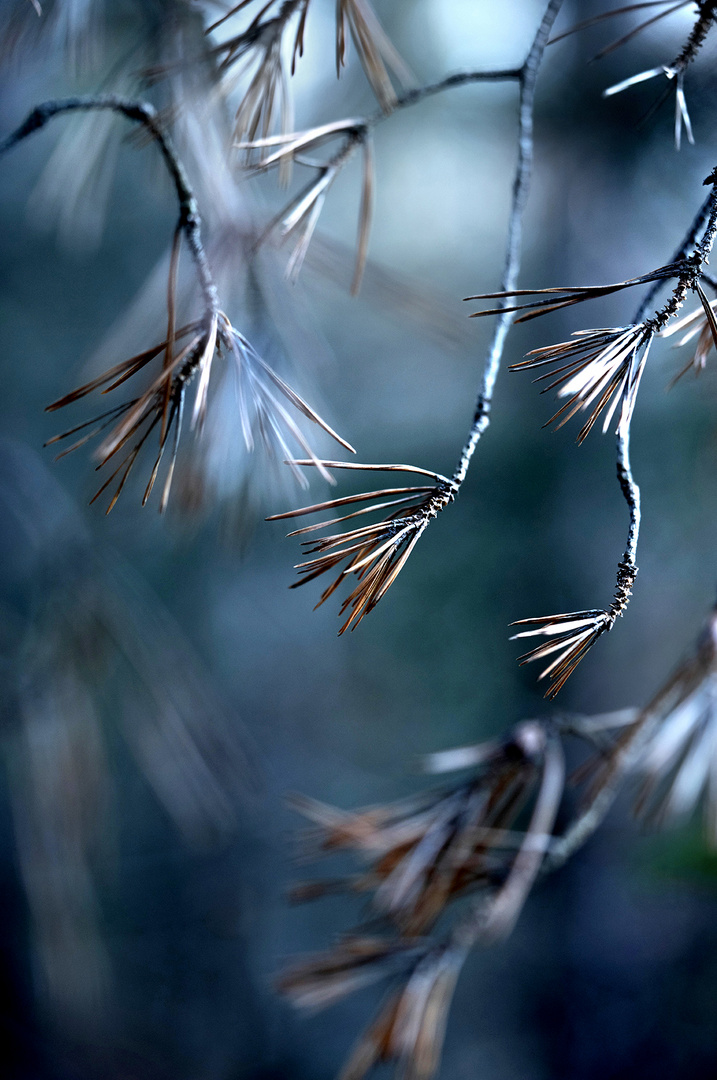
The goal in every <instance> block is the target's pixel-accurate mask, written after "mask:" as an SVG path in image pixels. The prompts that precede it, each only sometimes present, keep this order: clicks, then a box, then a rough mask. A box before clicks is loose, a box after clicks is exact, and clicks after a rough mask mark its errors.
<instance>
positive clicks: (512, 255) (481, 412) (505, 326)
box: [453, 0, 562, 487]
mask: <svg viewBox="0 0 717 1080" xmlns="http://www.w3.org/2000/svg"><path fill="white" fill-rule="evenodd" d="M561 6H562V0H550V3H549V4H548V6H547V8H546V9H545V12H544V14H543V18H542V20H541V22H540V26H539V27H538V32H537V34H536V35H535V39H534V40H533V44H532V45H531V47H530V51H529V53H528V55H527V57H526V59H525V63H524V64H523V66H522V67H521V69H520V76H519V80H520V104H519V116H518V162H517V165H516V169H515V177H514V180H513V198H512V203H511V208H510V218H509V221H508V242H507V246H506V258H505V266H504V269H503V276H502V278H501V291H502V292H509V291H510V290H511V289H514V288H515V286H516V282H517V280H518V273H519V271H520V262H521V255H522V240H523V215H524V212H525V206H526V203H527V201H528V194H529V191H530V180H531V174H532V169H533V111H534V104H535V86H536V82H537V78H538V72H539V70H540V63H541V60H542V58H543V53H544V51H545V47H546V45H547V43H548V38H549V36H550V31H551V29H552V26H553V23H554V22H555V19H556V17H557V15H558V12H559V11H560V8H561ZM507 303H508V301H507V300H506V301H505V302H503V303H502V304H501V306H506V305H507ZM510 324H511V316H510V315H509V314H508V313H507V312H505V313H503V314H502V315H500V316H499V317H498V319H497V321H496V324H495V328H494V330H493V338H492V340H491V343H490V346H489V348H488V353H487V356H486V359H485V363H484V367H483V378H482V380H481V386H480V390H479V393H478V399H477V401H476V408H475V413H474V416H473V423H472V424H471V427H470V431H469V433H468V438H467V440H466V442H465V445H464V447H463V450H462V451H461V456H460V460H459V462H458V466H457V468H456V471H455V472H454V474H453V480H454V482H455V483H456V485H457V486H458V487H460V485H461V484H462V483H463V481H464V480H465V477H466V473H467V472H468V467H469V465H470V462H471V458H472V457H473V454H474V453H475V449H476V446H477V445H478V441H479V439H480V438H481V436H482V435H483V432H484V431H485V430H486V428H487V427H488V425H489V423H490V409H491V402H492V400H493V390H494V387H495V381H496V379H497V377H498V372H499V370H500V363H501V359H502V357H503V349H504V346H505V339H506V337H507V334H508V330H509V328H510Z"/></svg>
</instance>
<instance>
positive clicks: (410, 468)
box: [267, 460, 456, 634]
mask: <svg viewBox="0 0 717 1080" xmlns="http://www.w3.org/2000/svg"><path fill="white" fill-rule="evenodd" d="M290 464H292V465H294V466H310V465H318V466H319V467H321V468H324V469H358V470H362V471H372V472H401V473H411V474H416V475H418V476H425V477H428V478H429V479H430V480H432V481H433V483H432V484H422V485H412V486H408V485H406V486H400V487H387V488H381V489H379V490H377V491H365V492H361V493H360V494H356V495H344V496H341V497H339V498H336V499H329V500H328V501H326V502H320V503H314V504H312V505H311V506H303V507H301V508H299V509H298V510H289V511H286V512H285V513H283V514H273V515H272V516H271V517H269V518H267V521H284V520H288V519H291V518H296V517H302V516H304V515H306V514H315V513H320V512H322V511H325V510H342V511H343V510H344V509H345V508H348V507H353V506H355V505H356V504H359V503H367V504H368V505H366V506H362V507H360V508H359V509H357V510H353V509H351V510H349V512H348V513H346V514H344V513H342V514H340V515H339V516H338V517H334V518H331V519H330V520H329V521H321V522H318V523H316V524H314V525H306V526H304V527H303V528H301V529H295V530H294V531H293V532H290V533H288V535H289V536H306V535H307V534H308V533H313V532H317V531H318V530H321V529H326V528H329V527H330V526H333V525H342V524H343V523H344V522H345V521H350V520H353V519H354V518H357V517H362V516H363V515H365V514H382V515H383V516H381V517H379V520H378V521H375V522H372V523H370V524H367V525H359V526H357V527H355V528H354V527H351V528H349V529H347V530H345V531H340V532H337V533H330V534H329V535H327V536H322V537H319V538H314V537H311V538H309V539H307V540H303V541H302V545H303V547H304V553H305V554H306V555H312V556H314V557H313V558H310V559H307V560H306V561H304V562H301V563H299V564H298V565H297V566H296V569H297V570H298V571H299V574H300V575H301V579H300V580H299V581H296V582H294V584H293V585H291V586H290V588H296V587H297V586H299V585H304V584H306V582H308V581H313V580H314V578H317V577H320V576H321V575H322V574H325V573H327V572H329V571H334V570H336V568H337V567H340V566H341V564H342V563H345V565H344V566H343V569H341V570H340V571H339V574H338V576H337V577H336V578H335V579H334V580H333V581H332V582H331V584H330V585H329V586H328V587H327V588H326V589H325V590H324V592H323V593H322V594H321V598H320V599H319V602H318V604H317V605H316V607H320V606H321V604H323V603H324V601H326V600H328V598H329V597H330V596H331V595H332V594H333V593H334V592H335V591H336V589H338V587H339V586H340V585H341V584H342V583H343V582H344V580H345V579H349V578H350V575H354V576H355V577H356V578H357V579H358V580H357V584H356V585H355V586H354V588H353V590H352V591H351V592H350V593H349V595H348V596H347V597H346V599H345V600H344V602H343V604H342V606H341V610H340V614H341V615H343V614H344V613H345V612H346V611H347V610H348V611H349V615H348V618H347V619H346V621H345V622H344V623H343V625H342V627H341V629H340V630H339V634H343V633H344V631H345V630H347V629H348V628H349V627H351V629H352V630H355V629H356V627H357V626H358V625H359V623H360V622H361V620H362V619H363V618H364V616H365V615H367V614H368V613H369V612H370V611H373V609H374V608H375V607H376V605H377V604H378V603H379V601H380V600H381V599H383V597H384V596H385V595H386V593H387V592H388V590H389V588H390V587H391V585H392V584H393V582H394V581H395V580H396V578H397V577H398V575H399V573H400V572H401V570H402V569H403V567H404V566H405V565H406V562H407V560H408V557H409V555H410V554H411V552H412V551H413V549H414V547H415V546H416V544H417V543H418V540H419V539H420V537H421V535H422V534H423V532H424V530H425V529H426V527H427V525H428V523H429V522H430V521H431V520H432V519H433V518H435V517H436V516H437V515H438V513H439V512H440V511H441V510H443V509H444V508H445V507H446V506H447V505H448V503H450V502H452V501H453V499H454V498H455V495H456V485H455V483H454V482H453V481H451V480H449V479H448V478H447V477H445V476H441V474H440V473H434V472H430V471H428V470H427V469H419V468H417V467H416V466H414V465H361V464H358V463H353V462H345V461H321V462H317V461H314V460H303V461H291V462H290ZM384 511H388V513H383V512H384ZM352 624H353V625H352Z"/></svg>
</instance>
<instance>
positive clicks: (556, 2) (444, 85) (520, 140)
mask: <svg viewBox="0 0 717 1080" xmlns="http://www.w3.org/2000/svg"><path fill="white" fill-rule="evenodd" d="M561 6H562V0H549V3H548V4H547V6H546V8H545V11H544V13H543V17H542V19H541V21H540V24H539V26H538V29H537V31H536V34H535V37H534V39H533V42H532V45H531V47H530V49H529V51H528V54H527V56H526V59H525V61H524V63H523V64H522V65H521V66H520V68H509V69H502V70H496V71H477V72H469V73H463V74H458V75H451V76H448V77H447V78H446V79H443V80H441V81H440V82H437V83H435V84H432V85H430V86H427V87H424V88H422V89H418V90H412V91H409V92H408V93H407V94H405V95H403V97H401V98H399V99H398V102H397V104H396V106H395V108H402V107H408V106H410V105H414V104H417V103H418V102H420V101H423V100H424V99H425V98H426V97H428V96H429V95H431V94H436V93H440V92H442V91H444V90H447V89H450V88H452V87H454V86H460V85H463V84H466V83H469V82H480V81H496V80H516V81H517V82H518V84H519V88H520V93H519V105H518V132H517V163H516V168H515V174H514V178H513V189H512V192H513V193H512V199H511V208H510V214H509V220H508V238H507V244H506V256H505V265H504V269H503V275H502V279H501V284H502V287H503V289H504V290H509V289H512V288H514V287H515V283H516V281H517V278H518V273H519V270H520V262H521V253H522V239H523V216H524V212H525V207H526V203H527V200H528V194H529V191H530V181H531V174H532V165H533V112H534V106H535V89H536V83H537V79H538V73H539V70H540V66H541V61H542V58H543V53H544V51H545V47H546V45H547V42H548V38H549V36H550V31H551V29H552V26H553V23H554V22H555V19H556V17H557V15H558V12H559V11H560V8H561ZM383 119H384V114H382V113H377V114H375V115H374V116H373V117H372V118H370V119H369V120H365V121H360V122H359V121H351V122H348V121H347V122H346V124H344V125H343V131H344V133H345V134H346V133H349V134H353V137H356V136H355V132H357V131H358V130H359V129H360V130H362V131H365V132H367V131H368V130H369V129H370V127H371V126H372V125H375V124H377V123H380V122H382V121H383ZM317 133H319V134H318V137H319V138H323V137H324V134H325V133H324V131H322V129H316V131H315V132H314V133H313V137H314V139H315V138H316V137H317ZM311 134H312V133H304V137H305V138H304V141H305V140H306V137H309V136H310V135H311ZM279 141H282V142H284V143H285V152H286V153H291V154H293V153H294V150H295V143H296V140H295V138H294V141H293V142H289V140H288V139H281V140H280V139H278V138H277V139H273V140H262V144H269V143H272V144H274V145H276V144H277V143H278V142H279ZM257 145H259V144H257ZM280 156H281V155H280V154H276V155H274V159H273V162H272V163H277V164H278V163H279V160H280ZM265 165H266V162H265V163H264V166H265ZM507 306H508V305H507V301H506V302H505V303H504V304H503V307H506V308H507ZM510 323H511V316H510V314H509V312H508V311H504V312H503V313H502V314H501V315H500V317H499V319H498V321H497V323H496V326H495V329H494V332H493V337H492V340H491V343H490V346H489V349H488V352H487V355H486V357H485V360H484V364H483V374H482V378H481V384H480V388H479V392H478V398H477V402H476V407H475V412H474V416H473V421H472V423H471V427H470V431H469V433H468V437H467V440H466V443H465V445H464V447H463V449H462V451H461V455H460V459H459V462H458V465H457V466H456V469H455V472H454V474H453V476H452V477H451V479H450V480H446V479H445V478H442V480H441V484H440V485H439V487H438V488H437V489H436V491H435V492H434V493H433V497H432V498H431V500H430V514H429V516H427V517H422V518H421V520H420V522H418V525H419V529H418V532H417V534H416V536H415V539H418V536H420V535H421V534H422V533H423V531H424V530H425V527H426V526H427V524H428V523H429V521H430V520H432V519H433V518H434V517H436V516H437V514H438V513H440V512H441V511H442V510H444V509H445V508H446V506H448V505H449V504H450V503H451V502H453V500H454V499H455V497H456V495H457V493H458V491H459V489H460V486H461V484H462V483H463V481H464V480H465V477H466V474H467V471H468V467H469V465H470V461H471V458H472V457H473V454H474V452H475V449H476V446H477V445H478V441H479V439H480V438H481V436H482V434H483V432H484V431H485V430H486V428H487V427H488V424H489V422H490V408H491V402H492V398H493V391H494V388H495V382H496V379H497V376H498V372H499V369H500V364H501V360H502V356H503V349H504V346H505V340H506V337H507V334H508V330H509V327H510ZM299 512H300V511H299ZM403 536H404V534H403V533H402V532H401V531H400V530H399V531H398V532H397V533H396V537H397V539H396V540H395V544H394V546H392V545H391V543H389V544H388V545H387V547H386V549H385V551H383V549H382V551H383V553H384V555H385V557H386V558H387V559H390V560H394V558H395V560H396V565H397V566H398V569H401V568H402V567H403V566H404V565H405V561H406V558H405V557H402V558H399V551H400V548H399V545H400V544H401V543H402V542H403ZM412 547H413V544H411V549H412ZM403 554H404V555H405V554H406V553H405V552H403ZM353 570H355V566H354V567H352V566H350V565H349V567H347V568H346V570H344V574H346V573H347V572H353ZM319 572H321V571H320V570H319ZM362 572H363V568H362V569H361V570H359V573H362ZM397 572H398V570H397V571H396V573H397ZM395 577H396V574H392V575H391V577H390V582H389V584H390V583H392V582H393V581H394V580H395ZM305 580H307V579H306V578H305ZM339 580H340V579H339ZM338 583H339V581H337V582H335V583H334V586H333V587H331V589H330V591H333V588H335V586H336V584H338ZM385 592H386V588H382V589H381V590H380V593H379V594H378V597H377V599H380V598H382V597H383V596H384V595H385ZM328 594H329V591H328V590H327V593H325V594H324V597H322V599H325V598H326V596H327V595H328ZM376 602H377V600H376ZM372 606H375V604H372Z"/></svg>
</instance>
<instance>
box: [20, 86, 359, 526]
mask: <svg viewBox="0 0 717 1080" xmlns="http://www.w3.org/2000/svg"><path fill="white" fill-rule="evenodd" d="M95 110H110V111H112V112H115V113H118V114H120V115H122V116H124V117H125V118H126V119H128V120H130V121H132V122H134V123H138V124H141V125H142V126H143V127H144V128H146V129H147V130H148V131H149V133H150V134H151V136H152V138H153V140H154V141H155V142H156V143H157V145H158V146H159V149H160V152H161V154H162V158H163V160H164V163H165V165H166V167H167V170H168V172H169V175H170V177H171V179H172V182H173V184H174V188H175V191H176V195H177V200H178V203H179V218H178V221H177V225H176V228H175V230H174V238H173V243H172V248H171V255H170V262H169V276H168V286H167V337H166V340H164V341H161V342H160V343H159V344H157V345H154V346H153V347H152V348H150V349H145V350H143V351H142V352H140V353H138V354H137V355H135V356H132V357H130V358H129V359H128V360H125V361H123V362H122V363H120V364H118V365H115V367H113V368H111V369H110V370H109V371H106V372H104V373H103V374H102V375H100V376H99V377H98V378H95V379H92V380H91V381H90V382H88V383H86V384H85V385H84V386H80V387H78V388H76V389H75V390H73V391H71V392H70V393H69V394H66V395H64V397H62V398H60V399H59V400H58V401H55V402H53V403H52V404H51V405H49V406H47V409H48V411H54V410H56V409H60V408H64V407H65V406H66V405H69V404H71V403H73V402H75V401H78V400H80V399H81V398H84V397H85V396H87V395H88V394H90V393H93V392H94V391H99V392H101V393H107V392H109V391H110V390H113V389H115V388H116V387H118V386H120V385H123V384H124V383H125V382H126V381H127V380H129V379H131V378H132V377H133V376H135V375H137V374H138V373H139V372H142V371H145V369H146V368H147V365H149V364H152V363H153V362H154V361H155V359H156V358H157V357H160V356H161V358H162V368H161V371H160V373H159V374H158V375H157V376H156V378H154V379H153V380H152V381H151V382H150V384H149V386H148V387H147V388H146V389H144V390H143V391H140V392H139V393H137V394H136V396H134V397H132V398H130V400H129V401H126V402H124V403H122V404H120V405H118V406H115V407H114V408H112V409H109V410H107V411H105V412H103V413H102V414H100V415H99V416H96V417H94V418H93V419H92V420H90V421H87V422H86V423H82V424H79V425H77V426H75V427H73V428H71V429H70V430H68V431H65V432H64V433H62V434H61V435H58V436H55V438H53V439H50V440H49V442H51V443H54V442H57V441H60V440H64V439H66V438H68V437H69V436H70V435H74V434H77V433H78V432H83V434H82V435H81V436H80V438H79V439H78V440H77V442H75V443H74V444H73V445H72V446H70V447H69V449H68V450H65V451H64V452H63V453H69V452H70V451H71V450H74V449H76V448H78V447H79V446H82V445H84V443H86V442H87V441H88V440H89V439H91V438H93V437H94V436H95V435H98V434H99V433H100V432H103V431H105V429H107V428H109V429H110V430H109V433H108V434H106V435H105V436H104V438H103V441H102V442H101V444H100V446H99V448H98V450H97V457H98V459H99V465H98V466H97V467H98V468H102V467H103V466H105V465H107V464H108V463H110V462H112V464H114V465H115V469H114V472H112V473H111V475H110V476H109V477H108V478H107V479H105V481H104V483H103V484H102V485H101V487H100V489H99V491H98V492H97V493H96V494H95V496H94V498H93V500H92V501H93V502H94V500H95V499H96V498H97V497H98V496H99V495H100V494H102V492H103V491H105V489H106V488H107V487H108V486H109V485H111V484H113V482H115V481H116V489H115V491H114V494H113V496H112V497H111V501H110V504H109V507H108V509H107V513H109V511H110V510H111V509H112V508H113V506H114V505H115V503H116V501H117V499H118V498H119V495H120V493H121V491H122V489H123V487H124V485H125V482H126V480H127V478H128V476H129V474H130V472H131V470H132V468H133V466H134V464H135V461H136V460H137V457H138V455H139V453H140V451H141V450H142V448H143V446H144V445H145V443H146V442H147V440H148V439H149V437H150V435H151V434H152V433H153V432H154V431H155V430H156V429H159V439H158V443H159V446H158V452H157V456H156V459H155V462H154V465H153V468H152V470H151V473H150V477H149V482H148V484H147V487H146V489H145V493H144V498H143V500H142V502H143V505H144V504H145V503H146V502H147V499H148V498H149V495H150V493H151V491H152V489H153V486H154V483H155V480H156V478H157V475H158V471H159V467H160V465H161V463H162V460H163V457H164V453H165V450H166V448H167V446H168V445H169V442H170V438H169V437H170V433H172V432H173V441H172V450H171V454H170V465H169V469H168V472H167V476H166V480H165V484H164V490H163V494H162V498H161V501H160V511H161V510H163V509H164V508H165V507H166V504H167V499H168V496H169V490H170V487H171V484H172V477H173V475H174V467H175V462H176V458H177V452H178V447H179V438H180V433H181V428H182V420H183V415H184V402H185V396H186V393H187V390H188V388H189V386H190V385H191V384H194V383H196V394H195V399H194V407H193V411H192V417H191V426H192V428H194V429H196V431H197V432H198V433H199V434H201V433H202V432H203V430H204V420H205V416H206V412H207V407H208V396H209V382H210V378H211V373H212V367H213V362H214V359H215V356H216V355H217V353H219V352H223V353H224V355H225V356H226V357H227V358H228V359H229V361H230V363H232V364H233V365H234V367H235V372H236V380H237V397H238V404H239V414H240V417H239V419H238V423H237V428H241V432H242V436H243V439H244V443H245V446H246V448H247V450H248V451H250V450H252V449H253V445H254V429H258V431H259V432H260V433H261V435H262V438H263V441H264V443H265V445H266V446H267V448H268V449H269V450H270V451H271V453H274V454H275V453H276V450H277V449H278V450H279V453H280V455H281V456H282V457H283V456H288V455H290V454H291V448H290V445H289V443H288V442H287V436H289V437H290V438H291V440H293V441H294V442H296V443H297V444H298V445H299V447H300V448H301V449H302V450H303V451H304V452H305V453H306V454H307V455H308V457H309V459H310V460H311V462H312V463H313V464H315V465H317V466H318V467H319V469H320V470H321V471H322V473H323V475H324V477H325V479H327V480H332V477H331V476H330V474H329V473H328V472H326V470H325V469H323V466H322V465H321V463H320V460H319V459H318V457H317V456H316V455H315V453H314V451H313V450H312V448H311V447H310V446H309V444H308V442H307V441H306V439H305V437H304V435H303V434H302V432H301V430H300V428H299V427H298V426H297V424H296V422H295V420H294V419H293V417H292V416H291V415H290V413H289V412H288V411H287V408H286V405H285V404H284V401H282V400H281V399H282V398H283V399H286V401H288V403H289V404H290V405H291V407H292V408H293V409H294V410H295V411H296V412H298V413H299V414H301V415H303V416H304V417H305V418H307V419H309V420H311V421H312V422H313V423H316V424H318V425H319V426H320V427H322V428H323V429H324V430H325V431H326V432H327V433H328V434H329V435H331V437H332V438H334V439H336V441H337V442H339V443H340V444H341V445H342V446H344V447H345V448H346V449H348V450H349V451H351V452H353V447H352V446H351V445H350V444H349V443H347V442H346V441H345V440H344V439H342V438H341V437H340V436H338V435H337V434H336V432H334V431H333V429H332V428H330V427H329V425H328V424H326V422H325V421H324V420H322V419H321V417H320V416H319V415H318V414H317V413H316V412H315V411H314V410H313V409H312V408H311V407H310V406H309V405H308V404H307V403H306V402H305V401H304V400H303V399H302V398H301V397H300V396H299V395H298V394H297V393H296V392H295V391H294V390H293V389H292V388H291V387H290V386H288V385H287V384H286V383H285V382H284V381H283V380H282V379H281V378H279V376H278V375H277V374H276V373H275V372H274V371H273V370H272V369H271V368H270V367H269V366H268V365H267V364H266V363H265V362H264V360H262V358H261V357H260V356H259V355H258V354H257V353H256V351H255V350H254V349H253V347H252V346H251V344H250V343H249V342H248V341H247V340H246V338H245V337H244V336H243V334H241V333H240V332H239V331H238V330H236V329H235V327H233V326H232V324H231V322H230V320H229V319H228V317H227V316H226V315H225V314H224V312H222V311H220V309H219V301H218V296H217V290H216V287H215V285H214V281H213V279H212V275H211V272H210V269H209V263H208V260H207V256H206V252H205V248H204V244H203V241H202V234H201V219H200V215H199V209H198V206H197V202H196V199H195V197H194V194H193V192H192V189H191V186H190V184H189V180H188V178H187V175H186V173H185V171H184V167H183V165H182V163H181V161H180V159H179V157H178V155H177V153H176V151H175V150H174V147H173V145H172V142H171V139H170V137H169V135H168V134H167V132H166V131H164V129H163V128H162V126H161V125H160V123H159V120H158V116H157V113H156V111H155V109H154V108H153V107H152V106H151V105H148V104H146V103H145V102H139V101H132V100H128V99H126V98H122V97H117V96H114V95H111V96H105V97H86V98H84V97H76V98H65V99H62V100H56V101H49V102H46V103H44V104H43V105H39V106H37V107H36V108H35V109H34V110H33V111H32V112H31V113H30V115H29V116H28V117H27V119H26V120H25V121H24V123H22V124H21V125H20V126H19V127H18V128H16V130H15V131H14V132H12V133H11V134H10V135H9V136H8V137H7V138H6V139H4V140H3V141H2V142H1V143H0V155H2V154H3V153H5V152H6V151H8V150H10V149H12V148H13V147H14V146H16V145H18V144H19V143H20V142H22V141H23V140H24V139H25V138H27V137H28V136H29V135H31V134H33V133H34V132H35V131H39V130H41V129H42V128H43V127H44V126H45V125H46V124H47V123H48V122H49V121H50V120H51V119H52V118H53V117H55V116H60V115H63V114H66V113H70V112H77V111H95ZM181 238H184V240H185V242H186V244H187V247H188V248H189V251H190V254H191V257H192V261H193V264H194V268H195V272H196V277H197V282H198V285H199V291H200V295H201V301H202V308H203V310H202V315H201V317H200V318H199V319H196V320H193V321H191V322H188V323H186V324H185V325H184V326H182V327H180V328H177V326H176V315H177V311H176V289H177V270H178V262H179V254H180V240H181ZM277 392H278V393H277ZM87 429H90V430H89V431H88V430H87ZM123 455H124V456H123ZM295 475H296V477H297V479H298V480H299V481H300V482H301V483H304V484H305V478H304V477H303V474H301V473H300V472H299V470H298V469H295Z"/></svg>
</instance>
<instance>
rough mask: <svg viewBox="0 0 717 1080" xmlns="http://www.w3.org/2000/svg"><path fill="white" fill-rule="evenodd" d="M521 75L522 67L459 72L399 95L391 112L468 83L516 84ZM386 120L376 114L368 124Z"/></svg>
mask: <svg viewBox="0 0 717 1080" xmlns="http://www.w3.org/2000/svg"><path fill="white" fill-rule="evenodd" d="M522 75H523V68H522V67H519V68H498V69H496V70H495V71H459V72H457V73H456V74H454V75H447V76H446V78H445V79H441V80H440V81H439V82H436V83H429V84H428V85H427V86H419V87H416V88H415V89H413V90H407V91H406V92H405V93H403V94H399V95H398V99H397V101H396V104H395V105H394V106H393V111H394V112H396V110H397V109H405V108H406V107H407V106H409V105H418V104H419V103H420V102H421V101H425V99H426V98H427V97H433V95H434V94H442V93H443V91H444V90H452V89H453V88H454V87H456V86H465V85H466V84H468V83H476V82H507V81H510V80H511V79H512V80H515V81H516V82H518V81H520V80H521V79H522ZM388 115H390V114H388ZM386 119H387V114H386V113H384V112H380V113H379V112H377V113H375V114H374V116H372V117H371V120H370V121H369V122H370V123H372V124H378V123H380V122H381V121H382V120H386Z"/></svg>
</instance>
